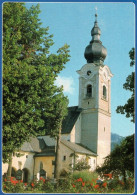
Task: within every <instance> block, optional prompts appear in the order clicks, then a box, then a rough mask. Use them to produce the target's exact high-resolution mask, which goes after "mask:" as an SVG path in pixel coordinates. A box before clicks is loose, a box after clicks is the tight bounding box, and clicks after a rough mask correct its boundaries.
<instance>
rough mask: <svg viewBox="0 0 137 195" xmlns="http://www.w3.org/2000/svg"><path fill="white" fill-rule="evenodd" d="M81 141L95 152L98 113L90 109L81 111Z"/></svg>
mask: <svg viewBox="0 0 137 195" xmlns="http://www.w3.org/2000/svg"><path fill="white" fill-rule="evenodd" d="M81 126H82V130H81V143H82V144H83V145H85V146H87V147H88V148H89V149H91V150H92V151H93V152H95V153H96V152H97V136H98V135H97V133H98V113H97V112H95V111H93V112H92V109H88V110H85V111H83V112H82V120H81Z"/></svg>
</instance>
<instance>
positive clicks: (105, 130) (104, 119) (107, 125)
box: [97, 112, 111, 165]
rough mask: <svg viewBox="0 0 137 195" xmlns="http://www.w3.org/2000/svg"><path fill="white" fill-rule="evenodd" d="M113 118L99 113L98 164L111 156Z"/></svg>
mask: <svg viewBox="0 0 137 195" xmlns="http://www.w3.org/2000/svg"><path fill="white" fill-rule="evenodd" d="M110 132H111V117H110V116H109V115H108V114H104V113H101V112H99V120H98V149H97V154H98V157H97V164H98V165H101V164H102V163H103V162H104V159H103V158H104V157H106V156H107V155H109V154H110V150H111V133H110Z"/></svg>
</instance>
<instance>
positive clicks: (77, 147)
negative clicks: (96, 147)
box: [61, 140, 97, 156]
mask: <svg viewBox="0 0 137 195" xmlns="http://www.w3.org/2000/svg"><path fill="white" fill-rule="evenodd" d="M61 143H63V144H64V145H65V146H67V147H68V148H70V149H71V150H73V151H74V152H76V153H80V154H87V155H90V156H97V154H95V153H94V152H92V151H91V150H89V149H87V148H85V147H84V146H81V145H79V144H76V143H73V142H70V141H67V140H61Z"/></svg>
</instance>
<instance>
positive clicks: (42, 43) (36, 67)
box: [3, 2, 70, 162]
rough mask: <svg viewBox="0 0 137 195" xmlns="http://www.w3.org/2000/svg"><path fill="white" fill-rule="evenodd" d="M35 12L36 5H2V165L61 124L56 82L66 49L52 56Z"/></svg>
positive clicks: (59, 90)
mask: <svg viewBox="0 0 137 195" xmlns="http://www.w3.org/2000/svg"><path fill="white" fill-rule="evenodd" d="M39 13H40V9H39V5H36V6H32V7H31V8H30V9H27V8H26V7H25V5H24V4H23V3H11V2H7V3H4V4H3V161H4V162H7V161H8V159H9V154H10V153H12V152H13V151H15V149H18V148H20V146H21V145H22V144H23V142H24V141H28V140H29V137H30V136H37V135H45V134H46V133H50V132H49V129H51V130H52V132H53V131H54V130H55V131H57V128H56V125H55V124H54V125H53V124H52V123H51V121H52V122H55V123H60V122H59V120H60V119H59V116H60V115H59V116H58V122H57V121H56V117H57V116H56V114H57V112H58V107H57V106H56V101H58V102H59V100H60V101H61V102H63V103H61V104H62V106H66V105H67V102H68V101H67V100H66V98H65V97H64V95H63V92H62V88H58V87H57V86H55V85H54V82H55V79H56V77H57V75H58V74H59V73H60V71H61V70H62V69H63V68H64V65H65V64H66V62H67V61H68V60H69V57H70V56H69V46H68V45H66V44H65V45H64V46H63V47H61V48H59V49H58V51H57V53H56V54H52V53H51V54H50V52H49V49H50V47H51V46H52V45H53V40H52V37H53V35H49V33H48V29H49V28H48V27H46V28H43V27H41V22H40V19H39V18H38V15H39ZM59 98H60V99H59ZM58 104H59V103H58ZM55 107H56V111H55ZM54 111H55V112H54ZM62 118H63V113H62V116H61V120H62Z"/></svg>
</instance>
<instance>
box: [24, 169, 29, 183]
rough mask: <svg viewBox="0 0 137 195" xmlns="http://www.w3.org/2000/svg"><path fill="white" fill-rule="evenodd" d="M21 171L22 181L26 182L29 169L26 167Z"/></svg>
mask: <svg viewBox="0 0 137 195" xmlns="http://www.w3.org/2000/svg"><path fill="white" fill-rule="evenodd" d="M22 171H23V182H24V183H27V182H28V179H29V171H28V169H26V168H24V169H23V170H22Z"/></svg>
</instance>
